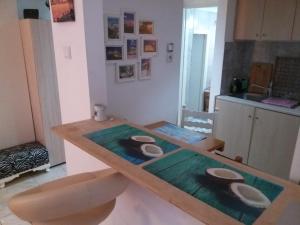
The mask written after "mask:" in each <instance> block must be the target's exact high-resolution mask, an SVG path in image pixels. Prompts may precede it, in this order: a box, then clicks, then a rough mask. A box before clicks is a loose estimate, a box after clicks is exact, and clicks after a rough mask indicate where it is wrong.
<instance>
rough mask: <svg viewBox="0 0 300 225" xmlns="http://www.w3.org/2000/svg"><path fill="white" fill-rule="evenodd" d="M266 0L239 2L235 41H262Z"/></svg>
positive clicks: (240, 0)
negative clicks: (261, 34)
mask: <svg viewBox="0 0 300 225" xmlns="http://www.w3.org/2000/svg"><path fill="white" fill-rule="evenodd" d="M264 5H265V0H239V1H238V5H237V16H236V28H235V39H237V40H257V39H260V33H261V27H262V22H263V15H264Z"/></svg>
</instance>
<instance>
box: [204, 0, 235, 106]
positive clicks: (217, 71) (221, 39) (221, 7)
mask: <svg viewBox="0 0 300 225" xmlns="http://www.w3.org/2000/svg"><path fill="white" fill-rule="evenodd" d="M230 1H231V0H219V1H218V17H217V26H216V27H217V28H216V44H215V51H214V68H213V70H212V77H211V89H210V100H209V111H213V109H214V104H215V97H216V96H217V95H219V94H220V92H221V81H222V70H223V59H224V47H225V33H226V26H227V24H226V23H227V16H228V14H227V9H228V4H229V2H230Z"/></svg>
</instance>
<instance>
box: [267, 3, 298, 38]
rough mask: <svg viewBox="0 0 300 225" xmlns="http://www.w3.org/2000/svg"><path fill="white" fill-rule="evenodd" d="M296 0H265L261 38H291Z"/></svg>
mask: <svg viewBox="0 0 300 225" xmlns="http://www.w3.org/2000/svg"><path fill="white" fill-rule="evenodd" d="M296 5H297V0H284V1H281V0H266V3H265V10H264V19H263V25H262V34H261V39H262V40H268V41H286V40H291V36H292V31H293V24H294V17H295V8H296Z"/></svg>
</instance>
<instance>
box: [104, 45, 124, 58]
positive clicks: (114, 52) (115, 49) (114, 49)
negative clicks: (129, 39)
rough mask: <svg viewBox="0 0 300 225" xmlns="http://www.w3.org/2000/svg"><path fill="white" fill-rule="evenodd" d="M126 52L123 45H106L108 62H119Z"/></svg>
mask: <svg viewBox="0 0 300 225" xmlns="http://www.w3.org/2000/svg"><path fill="white" fill-rule="evenodd" d="M123 56H124V52H123V46H122V45H119V46H106V47H105V58H106V61H107V62H119V61H121V60H123V58H124V57H123Z"/></svg>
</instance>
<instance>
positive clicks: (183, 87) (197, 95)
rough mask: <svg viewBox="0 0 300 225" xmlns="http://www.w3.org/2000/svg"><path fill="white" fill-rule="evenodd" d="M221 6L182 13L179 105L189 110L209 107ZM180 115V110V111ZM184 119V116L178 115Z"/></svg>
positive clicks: (199, 8)
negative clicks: (217, 23)
mask: <svg viewBox="0 0 300 225" xmlns="http://www.w3.org/2000/svg"><path fill="white" fill-rule="evenodd" d="M217 14H218V6H217V5H215V6H209V7H198V8H185V9H184V13H183V35H182V57H181V84H180V90H179V92H180V93H179V94H180V106H179V109H180V111H181V109H182V107H183V106H185V107H186V108H187V109H188V110H190V111H197V112H202V111H206V110H205V109H207V108H208V107H207V103H208V101H207V99H206V100H205V98H204V96H207V94H206V95H204V93H205V92H206V93H207V92H209V89H210V82H211V76H212V70H213V59H214V49H215V37H216V22H217ZM179 116H180V118H181V113H179ZM179 121H181V119H179Z"/></svg>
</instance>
